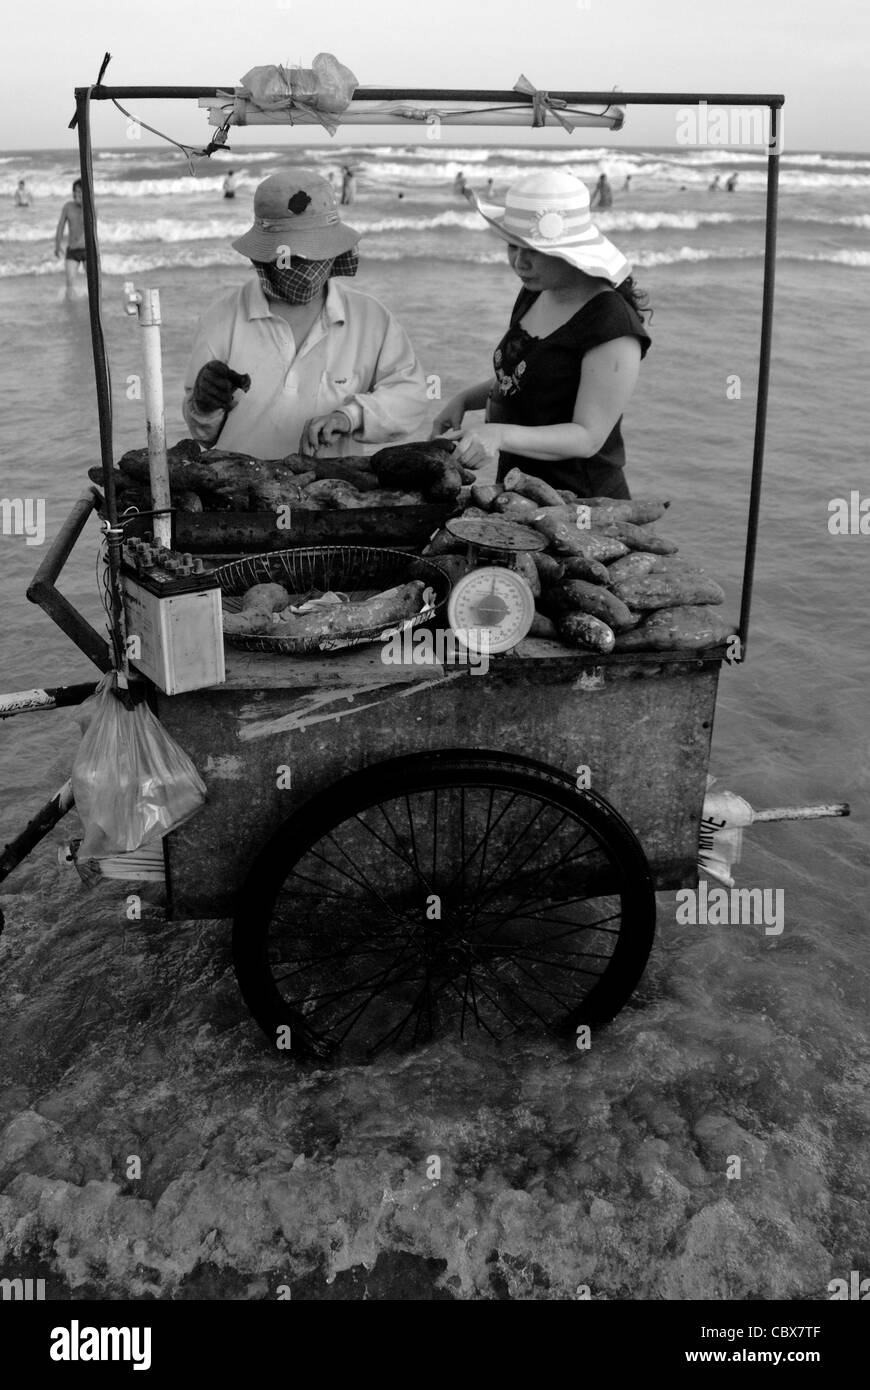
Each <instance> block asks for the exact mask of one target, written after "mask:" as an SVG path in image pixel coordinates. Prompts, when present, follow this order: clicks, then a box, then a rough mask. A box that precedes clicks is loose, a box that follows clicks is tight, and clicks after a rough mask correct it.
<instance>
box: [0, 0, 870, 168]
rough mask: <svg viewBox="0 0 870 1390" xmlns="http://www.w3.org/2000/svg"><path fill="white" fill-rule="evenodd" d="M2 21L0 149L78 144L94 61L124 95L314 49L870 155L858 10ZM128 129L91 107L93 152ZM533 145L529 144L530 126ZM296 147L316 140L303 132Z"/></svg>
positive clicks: (713, 0)
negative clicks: (693, 95) (758, 109)
mask: <svg viewBox="0 0 870 1390" xmlns="http://www.w3.org/2000/svg"><path fill="white" fill-rule="evenodd" d="M4 28H5V34H4V50H5V58H6V61H5V63H4V71H5V77H4V83H3V94H2V98H0V100H2V102H3V104H4V108H5V119H4V121H3V130H2V135H0V148H3V149H6V150H13V149H45V148H51V149H55V148H57V149H70V150H72V149H74V148H75V134H74V132H73V131H70V130H68V129H67V126H68V122H69V119H70V116H71V114H72V111H73V106H74V98H73V89H74V87H76V86H86V85H87V84H88V83H89V82H92V81H94V80H95V79H96V75H97V72H98V70H99V66H100V62H101V59H102V56H103V54H104V52H106V51H108V52H110V53H111V54H112V62H111V64H110V66H109V69H108V72H107V75H106V78H105V79H104V80H105V82H106V83H109V84H115V85H119V86H120V85H126V84H152V85H163V84H174V83H183V84H187V85H203V86H210V85H215V86H223V85H227V86H232V85H235V84H237V83H238V81H239V79H240V78H241V76H242V74H243V73H245V72H246V71H247V70H248V69H249V68H251V67H253V66H255V65H258V64H266V63H284V64H288V63H292V64H297V63H301V64H308V63H310V62H311V60H312V58H313V57H314V55H315V54H316V53H318V52H321V51H326V52H330V53H334V54H335V55H336V57H338V58H339V59H340V60H341V61H342V62H343V63H344V64H346V65H347V66H348V67H350V68H351V69H352V70H353V72H354V73H355V74H356V76H357V77H358V79H359V82H360V85H362V86H366V85H372V86H374V85H391V86H420V87H497V88H510V87H512V86H513V84H514V82H515V81H516V79H517V78H518V77H519V75H520V73H525V75H526V76H527V77H528V78H529V79H530V81H531V82H532V83H533V84H534V85H535V86H536V87H538V88H541V89H551V90H554V91H557V90H560V89H561V90H575V91H595V90H607V91H609V90H610V89H611V88H613V87H619V88H621V89H622V90H623V91H632V90H634V91H662V92H666V91H680V90H683V91H697V92H702V91H708V92H715V91H720V92H748V93H752V92H767V93H783V94H784V95H785V97H786V104H785V110H784V119H785V126H784V139H783V149H784V150H785V151H787V150H788V148H791V149H794V150H841V151H856V152H861V151H867V150H870V95H868V93H870V6H868V5H867V4H866V3H865V0H824V3H820V0H502V2H501V3H494V0H321V2H320V3H318V4H313V3H311V0H134V3H130V2H129V0H127V3H121V0H39V2H38V3H35V4H34V3H31V4H28V3H24V0H17V3H16V4H15V5H14V7H11V6H10V7H7V11H6V17H5V20H4ZM125 104H127V105H129V104H128V103H125ZM131 109H132V107H131ZM138 114H141V116H142V118H143V119H144V120H147V121H148V122H149V124H152V125H155V126H157V127H158V128H159V129H161V130H165V131H168V132H169V133H171V134H172V135H173V136H174V137H175V138H178V139H181V140H184V141H186V142H187V143H190V144H197V145H198V144H202V143H205V141H206V139H207V138H208V134H209V128H208V126H207V123H206V116H205V113H204V112H201V111H200V110H199V109H198V108H197V107H196V104H195V103H194V102H186V103H185V102H173V103H171V104H170V103H158V102H152V101H149V102H147V103H143V104H141V106H140V107H139V108H138ZM393 129H394V128H393ZM675 132H676V117H675V111H674V109H673V108H665V109H664V110H652V109H650V108H646V109H641V108H637V107H633V108H631V109H630V111H629V115H628V120H627V121H626V125H625V127H624V130H623V132H621V133H620V135H618V136H614V137H608V139H609V140H611V139H612V141H613V143H614V144H615V145H616V146H619V145H621V144H624V145H675V144H676V143H677V140H676V134H675ZM388 133H389V138H396V139H398V140H400V141H401V143H405V144H410V143H412V141H413V138H414V135H415V134H416V133H417V132H416V131H414V130H413V129H412V130H410V131H407V132H406V131H405V130H402V131H400V132H398V133H397V134H393V132H392V131H391V128H389V127H381V128H380V129H378V128H377V127H368V128H364V129H363V130H361V131H359V130H358V131H355V132H353V134H352V135H351V134H349V133H348V132H346V131H342V132H341V133H340V135H339V136H338V137H337V138H338V139H339V140H341V142H342V143H351V142H352V141H354V140H355V141H356V142H359V141H366V142H369V143H372V142H373V143H383V141H384V139H385V138H387V136H388ZM125 135H126V122H125V120H124V118H123V117H122V116H121V115H120V114H119V113H118V112H116V111H115V109H114V107H112V106H111V105H110V104H109V103H99V104H98V105H97V106H96V108H95V117H94V145H95V147H96V148H101V147H108V146H123V145H124V139H125ZM275 135H276V131H275V128H274V127H271V128H270V127H263V126H260V127H252V128H248V129H246V130H245V131H244V132H238V133H237V134H235V135H234V137H233V148H234V149H243V148H244V147H245V146H246V145H253V144H263V143H266V142H268V144H269V145H270V147H272V146H273V145H274V144H275ZM281 135H282V136H283V137H284V138H285V139H287V138H288V137H289V139H290V140H293V141H295V140H296V136H294V135H291V134H290V132H289V131H288V132H285V131H281ZM423 135H424V132H422V131H421V132H419V136H420V138H422V137H423ZM522 135H525V132H522V133H517V132H515V131H513V130H505V129H501V130H500V131H499V130H487V131H481V129H480V128H477V129H474V128H473V127H472V128H469V127H466V128H465V130H464V131H462V132H461V133H460V132H459V131H455V132H454V131H451V132H450V135H449V141H450V143H451V144H457V143H460V142H462V141H466V142H468V143H473V144H481V143H495V144H498V143H502V144H505V143H510V144H516V143H518V138H521V136H522ZM145 138H146V139H148V140H149V142H150V137H148V136H147V134H146V137H145ZM528 138H529V139H534V141H535V143H540V142H541V132H540V131H535V132H534V133H533V134H532V132H529V135H528ZM569 138H570V139H571V140H572V141H573V143H575V144H578V145H582V144H600V143H601V142H602V141H601V134H600V133H599V132H594V131H578V132H577V133H576V134H575V135H574V136H573V137H568V136H567V135H566V134H564V132H562V131H561V130H554V131H553V132H552V133H550V134H548V135H547V136H546V137H545V143H553V144H560V145H561V146H563V147H564V146H565V145H566V144H567V143H568V141H569ZM305 141H306V143H311V142H316V143H328V142H329V137H328V136H326V135H325V134H324V135H320V133H319V132H314V131H313V130H312V129H311V128H306V129H305Z"/></svg>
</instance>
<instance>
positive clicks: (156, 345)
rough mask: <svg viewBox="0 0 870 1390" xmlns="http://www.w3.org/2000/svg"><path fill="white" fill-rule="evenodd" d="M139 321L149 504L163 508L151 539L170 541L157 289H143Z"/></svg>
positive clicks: (158, 292) (167, 542)
mask: <svg viewBox="0 0 870 1390" xmlns="http://www.w3.org/2000/svg"><path fill="white" fill-rule="evenodd" d="M139 322H140V324H141V325H142V341H143V345H144V349H145V422H146V428H147V431H148V471H149V474H150V478H151V505H152V507H153V508H154V509H155V511H166V513H167V514H166V515H165V516H155V518H154V539H155V540H156V541H157V542H158V543H159V544H160V545H165V546H169V545H171V543H172V517H171V516H170V515H169V513H168V508H169V507H170V506H171V501H170V495H169V465H168V463H167V460H166V419H165V415H164V410H163V367H162V362H161V355H160V322H161V320H160V291H159V290H144V291H143V293H142V302H141V304H140V305H139Z"/></svg>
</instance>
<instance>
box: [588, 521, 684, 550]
mask: <svg viewBox="0 0 870 1390" xmlns="http://www.w3.org/2000/svg"><path fill="white" fill-rule="evenodd" d="M592 515H593V516H594V515H595V513H594V512H593V513H592ZM596 534H598V535H602V536H613V537H614V538H615V539H616V540H620V541H624V542H625V544H626V545H627V546H628V548H629V550H642V551H644V553H645V554H647V555H676V553H677V549H678V547H677V543H676V541H672V540H669V539H668V537H667V536H660V535H658V534H657V533H656V532H655V531H653V530H652V528H651V527H649V526H635V524H634V522H632V521H615V522H611V523H609V524H608V525H606V526H599V527H598V528H597V530H596Z"/></svg>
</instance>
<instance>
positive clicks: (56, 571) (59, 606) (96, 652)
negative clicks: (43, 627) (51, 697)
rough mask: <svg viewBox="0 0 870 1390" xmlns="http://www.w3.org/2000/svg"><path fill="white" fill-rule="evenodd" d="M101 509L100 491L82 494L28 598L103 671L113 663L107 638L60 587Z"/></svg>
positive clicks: (101, 497) (29, 588) (30, 586)
mask: <svg viewBox="0 0 870 1390" xmlns="http://www.w3.org/2000/svg"><path fill="white" fill-rule="evenodd" d="M102 506H103V496H102V493H101V492H99V490H98V489H97V488H95V487H93V486H91V487H88V488H87V489H86V490H85V491H84V492H83V493H82V494H81V496H80V497H79V498H78V499H77V501H76V502H75V503H74V504H73V509H72V511H71V512H70V514H69V516H68V517H67V519H66V521H65V522H64V523H63V525H62V526H61V528H60V530H59V531H58V533H57V536H56V537H55V539H54V542H53V543H52V545H51V546H50V548H49V551H48V554H47V555H46V557H45V559H44V560H43V562H42V564H41V565H40V566H39V569H38V570H37V571H36V574H35V575H34V576H33V578H32V580H31V581H30V584H29V585H28V588H27V597H28V598H29V599H30V602H31V603H37V604H39V607H40V608H42V609H43V610H44V612H46V613H47V614H48V616H49V617H50V618H51V620H52V622H53V623H57V625H58V627H59V628H62V630H63V631H64V632H65V633H66V635H67V637H69V638H70V640H71V641H73V642H75V644H76V646H77V647H78V648H79V650H80V651H83V652H84V654H85V656H86V657H89V658H90V660H91V661H92V662H93V663H94V665H95V666H97V667H98V668H99V669H100V670H101V671H110V670H111V669H112V661H111V657H110V655H109V643H108V641H107V639H106V638H105V637H101V636H100V634H99V633H98V632H97V630H96V628H95V627H93V626H92V625H91V624H90V623H89V622H88V620H87V618H83V617H82V615H81V613H79V611H78V609H77V608H74V607H73V605H72V604H71V603H70V601H69V599H67V598H64V596H63V594H62V593H61V592H60V590H59V589H58V588H57V580H58V578H59V576H60V572H61V570H62V569H63V567H64V565H65V564H66V562H67V560H68V559H69V557H70V554H71V553H72V549H73V546H74V545H75V543H76V541H77V540H78V538H79V536H80V535H81V533H82V531H83V530H84V528H85V523H86V522H87V519H88V517H89V516H90V514H91V512H92V511H95V510H96V509H97V508H98V507H102Z"/></svg>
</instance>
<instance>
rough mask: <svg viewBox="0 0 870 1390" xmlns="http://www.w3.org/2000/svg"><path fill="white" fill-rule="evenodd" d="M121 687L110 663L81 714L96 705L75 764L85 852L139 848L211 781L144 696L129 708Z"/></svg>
mask: <svg viewBox="0 0 870 1390" xmlns="http://www.w3.org/2000/svg"><path fill="white" fill-rule="evenodd" d="M117 690H118V677H117V673H116V672H114V671H109V672H108V673H107V674H106V675H105V676H103V678H102V680H101V681H100V683H99V685H98V686H97V689H96V691H95V692H94V694H93V695H92V696H91V698H90V699H89V700H87V701H86V702H85V704H84V705H83V706H82V711H81V712H82V714H87V713H88V712H89V711H90V712H92V717H91V719H90V722H89V724H88V725H87V728H86V729H85V733H84V736H83V738H82V741H81V744H80V745H79V750H78V752H77V753H76V757H75V761H74V763H73V769H72V786H73V794H74V796H75V804H76V810H77V811H78V813H79V816H80V817H81V819H82V822H83V824H84V827H85V835H84V839H83V840H82V844H81V849H80V851H79V853H80V855H81V858H82V859H99V858H101V857H103V856H105V855H110V854H125V853H127V852H128V851H130V850H133V849H138V848H139V846H140V845H144V844H147V843H148V842H149V841H150V840H155V839H159V838H160V837H161V836H163V835H165V834H166V833H167V831H169V830H172V829H174V828H175V827H176V826H177V825H181V823H182V821H185V820H187V819H188V817H189V816H192V815H193V814H194V812H195V811H198V810H199V808H200V806H202V804H203V802H204V801H205V796H206V789H205V783H204V782H203V780H202V778H201V777H200V775H199V773H198V772H197V770H196V768H195V767H194V765H193V763H192V762H191V760H190V758H189V757H188V756H187V754H186V753H185V752H184V750H183V749H182V748H180V747H179V746H178V744H177V743H176V742H175V739H173V738H171V737H170V735H169V734H168V733H167V732H166V730H165V729H164V728H163V725H162V724H161V723H160V722H159V721H158V720H157V719H155V718H154V715H153V714H152V713H151V711H150V709H149V708H148V706H147V704H146V703H145V701H144V700H142V701H140V702H139V703H138V704H136V705H134V706H133V708H132V709H128V708H127V706H126V705H125V704H124V703H122V701H121V700H120V699H119V698H118V695H117V693H116V691H117Z"/></svg>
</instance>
